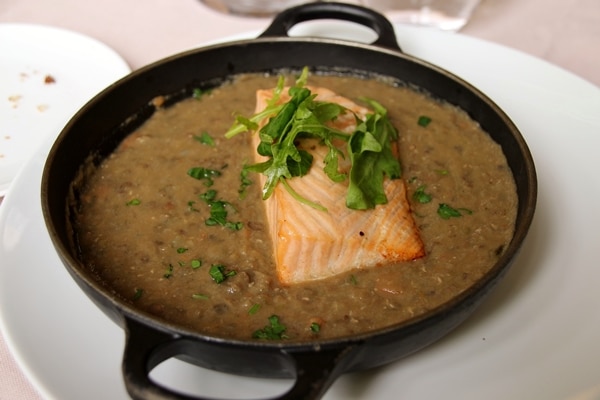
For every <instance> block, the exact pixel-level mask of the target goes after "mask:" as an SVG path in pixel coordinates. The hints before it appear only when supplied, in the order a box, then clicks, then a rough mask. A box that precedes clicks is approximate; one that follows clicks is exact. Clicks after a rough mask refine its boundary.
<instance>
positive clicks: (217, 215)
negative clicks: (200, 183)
mask: <svg viewBox="0 0 600 400" xmlns="http://www.w3.org/2000/svg"><path fill="white" fill-rule="evenodd" d="M216 197H217V192H216V190H212V189H211V190H207V191H206V192H205V193H203V194H201V195H200V198H201V199H202V200H204V202H206V204H207V205H208V207H209V208H210V217H208V218H207V219H206V220H205V221H204V222H205V224H206V225H208V226H215V225H219V226H224V227H226V228H229V229H231V230H233V231H239V230H240V229H242V228H243V224H242V223H241V222H232V221H229V220H228V219H227V216H228V211H227V208H228V207H233V206H232V205H231V203H229V202H227V201H223V200H215V199H216Z"/></svg>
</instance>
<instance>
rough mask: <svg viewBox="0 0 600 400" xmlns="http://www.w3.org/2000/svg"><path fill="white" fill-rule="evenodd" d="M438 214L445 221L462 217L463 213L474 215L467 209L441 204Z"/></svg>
mask: <svg viewBox="0 0 600 400" xmlns="http://www.w3.org/2000/svg"><path fill="white" fill-rule="evenodd" d="M437 213H438V215H439V216H440V217H442V218H443V219H450V218H458V217H462V215H463V213H465V214H473V211H471V210H469V209H467V208H454V207H452V206H449V205H448V204H446V203H440V204H439V206H438V209H437Z"/></svg>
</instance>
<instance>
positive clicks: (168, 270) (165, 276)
mask: <svg viewBox="0 0 600 400" xmlns="http://www.w3.org/2000/svg"><path fill="white" fill-rule="evenodd" d="M172 276H173V264H169V267H168V268H167V271H166V272H165V273H164V274H163V277H164V278H166V279H169V278H170V277H172Z"/></svg>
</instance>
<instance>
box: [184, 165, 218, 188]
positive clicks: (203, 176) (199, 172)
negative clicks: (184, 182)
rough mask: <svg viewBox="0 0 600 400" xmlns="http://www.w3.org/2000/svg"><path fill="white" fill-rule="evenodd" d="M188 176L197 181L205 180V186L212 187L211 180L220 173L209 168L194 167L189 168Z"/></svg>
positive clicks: (212, 182)
mask: <svg viewBox="0 0 600 400" xmlns="http://www.w3.org/2000/svg"><path fill="white" fill-rule="evenodd" d="M187 174H188V175H189V176H191V177H192V178H194V179H198V180H205V182H204V184H205V185H206V186H212V185H213V184H214V181H213V178H215V177H217V176H221V171H218V170H216V169H210V168H203V167H194V168H190V169H189V170H188V172H187Z"/></svg>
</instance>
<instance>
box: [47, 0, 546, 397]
mask: <svg viewBox="0 0 600 400" xmlns="http://www.w3.org/2000/svg"><path fill="white" fill-rule="evenodd" d="M322 18H328V19H339V20H348V21H352V22H356V23H359V24H362V25H365V26H367V27H369V28H371V29H373V30H374V31H375V32H376V34H377V40H376V41H375V42H374V43H372V44H358V43H353V42H352V43H351V42H346V41H341V40H333V39H322V38H321V39H317V38H297V37H296V38H292V37H289V36H288V31H289V29H290V28H291V27H292V26H294V25H295V24H298V23H299V22H302V21H307V20H312V19H322ZM304 66H309V67H311V68H312V69H316V70H324V71H335V72H337V73H341V74H344V73H350V74H356V73H366V74H382V75H387V76H391V77H396V78H398V79H399V80H401V81H403V82H405V83H406V84H409V85H414V86H416V87H419V88H422V89H424V90H426V91H428V92H429V93H430V94H431V95H432V96H434V97H437V98H440V99H444V100H445V101H447V102H449V103H452V104H455V105H457V106H458V107H460V108H462V109H464V110H465V111H467V112H468V113H469V114H470V116H471V117H472V118H473V119H475V120H477V121H479V123H480V124H481V126H482V127H483V128H484V129H485V130H486V131H487V132H489V134H490V135H491V137H492V138H493V139H494V140H495V141H496V142H498V143H499V144H500V145H501V146H502V148H503V151H504V153H505V155H506V157H507V159H508V163H509V165H510V167H511V169H512V172H513V174H514V177H515V180H516V184H517V191H518V197H519V208H518V216H517V226H516V231H515V234H514V238H513V240H512V242H511V243H510V245H509V247H508V249H507V250H506V252H505V253H504V255H503V256H502V257H501V258H500V259H499V261H498V262H497V264H496V265H495V266H494V267H493V268H492V269H491V271H490V272H489V273H488V274H487V275H485V276H484V277H483V278H482V279H481V280H480V281H478V282H477V283H476V284H475V285H473V287H472V288H470V290H468V291H466V292H465V293H463V294H462V295H461V296H459V297H457V298H456V299H454V300H453V301H451V302H448V303H447V304H444V305H442V306H441V307H439V308H438V309H436V310H432V311H431V312H430V313H428V314H426V315H423V316H421V317H419V318H416V319H414V320H411V321H409V322H407V323H403V324H399V325H395V326H391V327H388V328H385V329H381V330H378V331H375V332H370V333H366V334H361V335H355V336H351V337H345V338H341V339H335V340H322V341H315V342H312V343H294V342H287V341H286V342H279V343H273V342H268V343H264V342H243V341H235V340H228V339H223V338H218V337H209V336H205V335H201V334H199V333H196V332H191V331H187V330H185V329H182V328H181V327H178V326H174V325H170V324H168V323H165V322H163V321H160V320H158V319H156V318H154V317H152V316H150V315H147V314H144V313H142V312H140V311H138V310H136V309H135V308H133V307H132V306H131V305H129V304H127V303H125V302H123V301H121V300H119V299H116V298H115V297H114V296H113V295H112V294H111V293H110V291H109V290H107V288H105V287H103V286H102V285H100V284H99V283H98V282H97V281H96V280H95V279H94V277H93V276H92V275H91V274H90V273H89V271H88V270H87V269H86V268H85V267H84V266H82V265H81V263H80V261H79V258H78V253H77V251H76V249H75V248H74V246H72V244H73V237H72V234H73V233H72V229H71V225H70V222H69V217H70V210H71V207H75V206H76V204H67V200H66V199H67V198H69V196H71V195H72V196H74V198H75V199H76V198H77V190H76V188H73V186H72V182H73V180H74V178H75V176H76V175H77V173H78V171H79V170H80V168H81V166H82V165H83V164H84V162H85V161H86V160H87V159H88V158H89V157H92V158H93V160H94V162H95V163H99V162H101V160H102V159H103V158H105V157H106V156H107V155H108V154H110V153H111V152H112V151H113V150H114V149H115V147H116V146H117V145H118V143H119V142H120V141H121V140H122V139H123V138H124V137H125V136H126V135H127V134H128V133H130V132H131V131H133V130H134V129H135V128H136V127H137V126H139V125H140V124H141V123H143V122H144V121H145V120H146V119H147V118H148V117H149V116H150V115H151V114H152V113H153V112H154V106H153V105H152V103H151V102H150V100H151V99H152V98H154V97H155V96H157V95H169V99H170V101H173V102H174V101H177V100H179V99H181V98H184V97H186V96H190V95H191V93H192V91H193V89H194V88H198V87H200V88H209V87H213V86H215V85H218V84H219V83H221V82H223V81H225V80H226V79H227V77H229V76H231V75H232V74H236V73H242V72H260V71H276V70H278V69H282V68H284V69H290V68H291V69H296V70H300V69H301V68H302V67H304ZM41 193H42V209H43V215H44V218H45V221H46V225H47V227H48V231H49V234H50V237H51V239H52V242H53V244H54V246H55V248H56V250H57V252H58V254H59V256H60V258H61V260H62V262H63V263H64V265H65V267H66V268H67V270H68V271H69V273H70V274H71V276H72V277H73V279H74V280H75V281H76V282H77V284H78V285H79V286H80V287H81V288H82V290H83V291H84V292H85V293H86V294H87V295H88V296H89V297H90V298H91V299H92V300H93V301H94V302H95V303H96V304H97V306H98V307H99V308H101V309H102V310H103V311H104V312H105V313H106V314H107V315H108V316H109V317H110V318H111V319H113V320H114V321H115V322H116V323H118V324H119V325H120V326H121V327H123V328H124V329H125V331H126V345H125V352H124V357H123V363H122V369H123V371H122V372H123V376H124V381H125V385H126V388H127V390H128V392H129V394H130V395H131V396H132V397H133V398H136V399H148V398H161V399H176V398H190V397H188V396H184V395H180V394H178V393H175V392H173V391H171V390H170V389H167V388H164V387H162V386H160V385H159V384H157V383H155V382H153V381H152V380H151V379H150V378H149V373H150V371H151V370H152V369H153V368H154V367H155V366H157V365H158V364H159V363H161V362H162V361H164V360H166V359H169V358H171V357H177V358H180V359H183V360H185V361H188V362H191V363H194V364H196V365H200V366H203V367H206V368H210V369H214V370H218V371H224V372H229V373H233V374H241V375H247V376H256V377H287V378H293V379H294V384H293V386H292V388H291V389H290V390H289V391H288V392H287V393H284V394H282V395H280V396H279V397H276V398H281V399H283V398H285V399H318V398H320V397H321V396H323V394H324V393H325V392H326V390H327V389H328V388H329V387H330V385H331V384H332V383H333V382H334V381H335V379H336V378H337V377H339V376H340V375H341V374H343V373H345V372H349V371H357V370H364V369H367V368H372V367H375V366H379V365H382V364H386V363H389V362H392V361H395V360H398V359H400V358H402V357H404V356H406V355H408V354H410V353H412V352H415V351H417V350H419V349H421V348H423V347H424V346H427V345H429V344H431V343H433V342H434V341H436V340H438V339H440V338H441V337H442V336H444V335H445V334H447V333H448V332H449V331H450V330H452V329H453V328H455V327H456V326H457V325H458V324H460V323H461V322H462V321H464V320H465V318H467V316H469V315H470V314H471V313H472V312H473V311H474V309H475V307H476V306H477V305H479V304H480V303H481V302H482V301H483V299H484V298H485V297H486V296H487V294H488V293H489V291H490V290H491V289H492V288H493V287H494V286H495V285H496V284H497V283H498V281H499V280H500V279H501V278H502V276H503V275H504V274H505V272H506V271H507V269H508V267H509V265H510V264H511V261H512V260H513V258H514V257H515V255H516V254H517V252H518V250H519V248H520V246H521V244H522V242H523V240H524V238H525V236H526V234H527V232H528V230H529V226H530V223H531V221H532V218H533V214H534V209H535V204H536V196H537V180H536V174H535V169H534V165H533V160H532V157H531V155H530V153H529V150H528V148H527V146H526V144H525V142H524V140H523V138H522V137H521V135H520V133H519V132H518V130H517V128H516V127H515V126H514V125H513V124H512V122H511V121H510V120H509V118H508V117H507V116H506V115H505V114H504V113H503V112H502V111H501V110H500V109H499V108H498V107H497V106H496V105H495V104H494V103H493V102H492V101H490V100H489V99H488V98H487V97H486V96H485V95H483V94H482V93H480V92H479V91H478V90H477V89H475V88H473V87H472V86H471V85H469V84H468V83H466V82H464V81H463V80H461V79H459V78H457V77H456V76H453V75H451V74H449V73H448V72H446V71H444V70H442V69H440V68H438V67H436V66H433V65H430V64H428V63H426V62H423V61H421V60H418V59H415V58H413V57H411V56H408V55H405V54H403V53H402V52H401V50H400V47H399V46H398V44H397V42H396V36H395V34H394V29H393V27H392V25H391V24H390V23H389V22H388V21H387V20H386V19H385V18H384V17H383V16H381V15H380V14H378V13H375V12H373V11H371V10H368V9H365V8H361V7H357V6H353V5H348V4H336V3H329V2H323V3H321V2H318V3H310V4H306V5H302V6H299V7H295V8H292V9H289V10H287V11H284V12H283V13H281V14H280V15H278V16H277V17H276V18H275V19H274V21H273V23H272V25H271V26H270V27H269V28H268V29H267V30H266V31H265V32H264V33H263V34H262V35H261V36H260V37H259V38H257V39H253V40H242V41H237V42H231V43H227V44H222V45H215V46H210V47H205V48H202V49H198V50H193V51H189V52H185V53H181V54H178V55H175V56H172V57H169V58H167V59H164V60H162V61H159V62H157V63H154V64H152V65H149V66H147V67H145V68H142V69H140V70H137V71H135V72H133V73H132V74H130V75H129V76H127V77H125V78H123V79H122V80H120V81H119V82H117V83H115V84H114V85H112V86H110V87H109V88H107V89H106V90H104V91H103V92H102V93H100V94H99V95H98V96H96V97H95V98H94V99H92V100H91V101H90V102H89V103H88V104H87V105H85V107H83V108H82V109H81V110H80V111H79V112H78V113H77V114H76V115H75V116H74V117H73V119H72V120H71V121H70V122H69V123H68V124H67V125H66V127H65V128H64V130H63V131H62V132H61V134H60V135H59V137H58V139H57V140H56V142H55V144H54V146H53V147H52V149H51V151H50V153H49V156H48V159H47V162H46V165H45V168H44V172H43V177H42V189H41ZM75 203H76V201H75ZM115 368H116V366H115Z"/></svg>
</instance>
